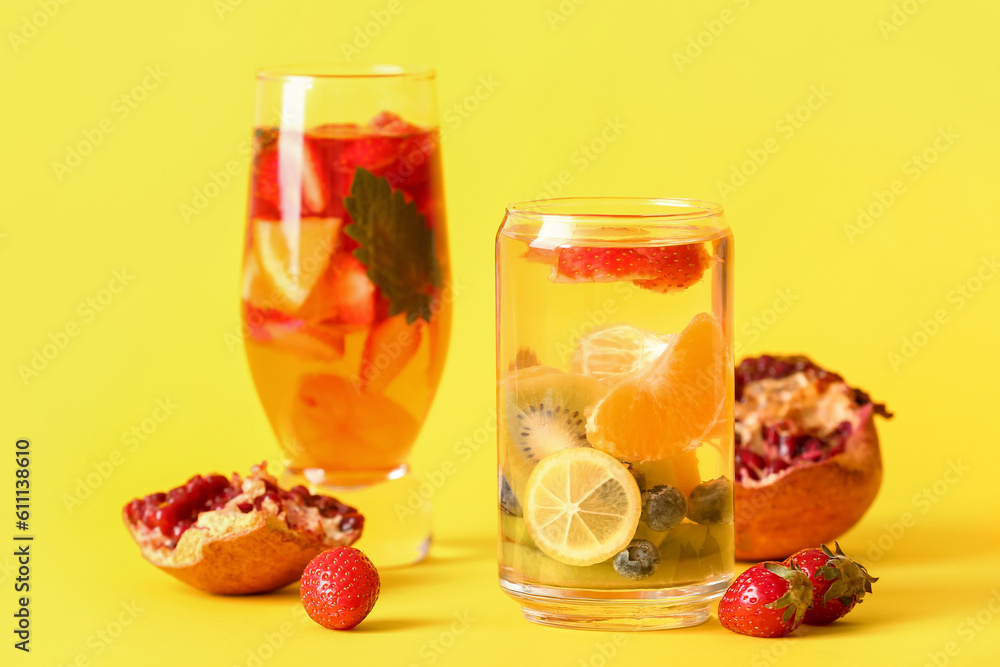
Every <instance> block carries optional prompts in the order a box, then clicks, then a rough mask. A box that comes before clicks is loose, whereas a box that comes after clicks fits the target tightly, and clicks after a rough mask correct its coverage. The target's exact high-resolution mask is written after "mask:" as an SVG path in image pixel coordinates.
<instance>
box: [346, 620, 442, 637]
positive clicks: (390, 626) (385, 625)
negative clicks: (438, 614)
mask: <svg viewBox="0 0 1000 667" xmlns="http://www.w3.org/2000/svg"><path fill="white" fill-rule="evenodd" d="M433 625H442V623H441V622H436V621H434V620H430V619H424V618H369V619H367V620H365V622H364V623H362V624H361V625H358V626H357V627H355V628H352V629H351V632H355V633H361V634H365V633H367V632H393V631H396V630H412V629H413V628H423V627H428V626H433Z"/></svg>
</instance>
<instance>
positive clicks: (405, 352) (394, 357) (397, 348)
mask: <svg viewBox="0 0 1000 667" xmlns="http://www.w3.org/2000/svg"><path fill="white" fill-rule="evenodd" d="M421 328H422V322H421V321H420V320H417V321H416V322H415V323H413V324H407V323H406V313H402V314H400V315H396V316H395V317H390V318H389V319H387V320H383V321H381V322H379V323H378V324H376V325H375V326H373V327H372V329H371V331H369V332H368V338H367V339H366V340H365V349H364V351H363V352H362V356H361V373H360V380H361V389H362V391H364V392H366V393H369V394H377V393H381V392H382V390H384V389H385V388H386V387H387V386H388V385H389V383H390V382H392V381H393V380H394V379H395V378H396V376H397V375H399V374H400V373H401V372H402V371H403V369H404V368H406V364H407V363H409V361H410V359H411V358H413V355H415V354H416V353H417V349H418V348H419V347H420V338H421Z"/></svg>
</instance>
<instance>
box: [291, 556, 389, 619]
mask: <svg viewBox="0 0 1000 667" xmlns="http://www.w3.org/2000/svg"><path fill="white" fill-rule="evenodd" d="M299 592H300V595H301V596H302V604H303V606H304V607H305V608H306V613H307V614H309V618H311V619H312V620H314V621H316V622H317V623H319V624H320V625H322V626H323V627H324V628H330V629H331V630H350V629H351V628H353V627H354V626H356V625H357V624H358V623H360V622H361V621H363V620H365V617H366V616H368V614H369V612H371V610H372V607H374V606H375V601H376V600H378V593H379V578H378V570H376V569H375V566H374V565H372V562H371V561H370V560H368V556H365V555H364V554H363V553H361V552H360V551H358V550H357V549H354V548H353V547H336V548H334V549H328V550H327V551H324V552H323V553H321V554H320V555H318V556H316V557H315V558H313V559H312V561H310V563H309V565H307V566H306V570H305V572H303V573H302V581H301V582H300V584H299Z"/></svg>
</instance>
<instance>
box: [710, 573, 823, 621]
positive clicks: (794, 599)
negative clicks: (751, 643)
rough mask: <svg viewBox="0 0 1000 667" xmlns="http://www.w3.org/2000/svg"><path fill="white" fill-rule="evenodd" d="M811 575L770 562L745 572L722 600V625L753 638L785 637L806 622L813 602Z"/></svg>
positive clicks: (720, 618)
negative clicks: (805, 616) (805, 619)
mask: <svg viewBox="0 0 1000 667" xmlns="http://www.w3.org/2000/svg"><path fill="white" fill-rule="evenodd" d="M812 595H813V591H812V584H810V583H809V575H807V574H806V573H805V572H803V571H802V570H799V569H798V568H796V567H789V566H787V565H785V564H783V563H778V562H775V561H768V562H766V563H758V564H757V565H754V566H753V567H751V568H749V569H748V570H747V571H746V572H744V573H743V574H741V575H740V576H739V577H737V578H736V581H734V582H733V585H732V586H730V587H729V590H728V591H726V594H725V595H723V596H722V601H721V602H719V622H720V623H722V627H724V628H726V629H727V630H732V631H733V632H738V633H739V634H741V635H751V636H753V637H784V636H785V635H787V634H789V633H790V632H792V631H794V630H795V629H796V628H797V627H799V626H800V625H802V619H803V617H804V615H805V612H806V609H808V608H809V606H810V605H811V604H812V599H813V597H812Z"/></svg>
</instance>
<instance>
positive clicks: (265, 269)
mask: <svg viewBox="0 0 1000 667" xmlns="http://www.w3.org/2000/svg"><path fill="white" fill-rule="evenodd" d="M338 229H340V218H302V219H301V220H299V221H298V222H297V223H295V224H285V223H284V222H269V221H267V220H255V221H254V227H253V238H254V255H255V257H256V259H257V262H258V263H259V264H260V268H261V269H262V274H263V276H264V277H265V278H266V279H267V280H268V281H269V282H270V285H271V286H272V287H273V289H274V295H275V297H276V299H277V300H280V301H282V303H280V304H278V305H279V309H280V310H283V311H286V312H292V311H294V310H295V309H297V308H299V307H300V306H301V305H302V304H303V303H304V302H305V300H306V297H307V296H309V292H310V291H312V288H313V286H314V285H315V284H316V281H317V280H319V277H320V276H321V275H323V272H324V271H326V267H327V265H328V264H329V263H330V254H331V253H332V252H333V249H334V246H335V243H336V234H337V230H338Z"/></svg>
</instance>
